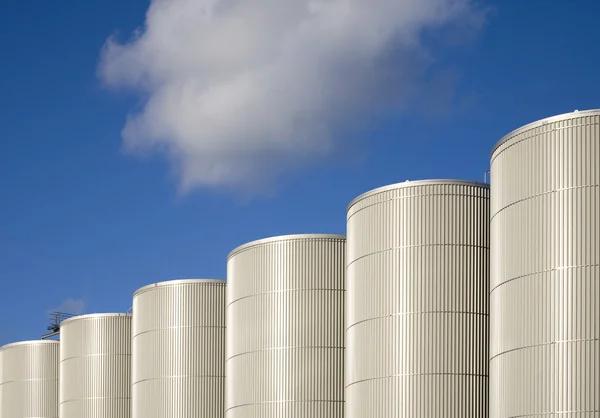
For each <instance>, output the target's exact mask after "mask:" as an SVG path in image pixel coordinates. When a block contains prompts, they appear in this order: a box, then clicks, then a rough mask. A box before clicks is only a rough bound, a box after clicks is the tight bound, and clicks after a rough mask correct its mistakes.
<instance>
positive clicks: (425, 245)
mask: <svg viewBox="0 0 600 418" xmlns="http://www.w3.org/2000/svg"><path fill="white" fill-rule="evenodd" d="M424 247H462V248H476V249H480V250H488V251H489V249H490V247H489V246H485V245H474V244H416V245H401V246H399V247H392V248H385V249H383V250H378V251H373V252H372V253H368V254H364V255H361V256H360V257H358V258H355V259H353V260H352V261H350V262H349V263H348V264H347V265H346V270H347V269H348V268H349V267H350V266H351V265H352V264H354V263H355V262H357V261H359V260H361V259H363V258H366V257H370V256H372V255H376V254H381V253H385V252H389V251H396V250H404V249H408V248H424Z"/></svg>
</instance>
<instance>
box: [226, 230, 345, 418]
mask: <svg viewBox="0 0 600 418" xmlns="http://www.w3.org/2000/svg"><path fill="white" fill-rule="evenodd" d="M344 252H345V238H344V237H343V236H339V235H318V234H315V235H293V236H283V237H275V238H270V239H266V240H260V241H255V242H252V243H249V244H246V245H243V246H241V247H239V248H237V249H236V250H234V251H233V252H232V253H231V254H230V256H229V260H228V263H227V280H228V284H227V354H226V358H227V363H226V373H227V390H226V414H225V416H226V417H227V418H341V417H342V416H343V399H344V396H343V353H344V327H343V325H344Z"/></svg>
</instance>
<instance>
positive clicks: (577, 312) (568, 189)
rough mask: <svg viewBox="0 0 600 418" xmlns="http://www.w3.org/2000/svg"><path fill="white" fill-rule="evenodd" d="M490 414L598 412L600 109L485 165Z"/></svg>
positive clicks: (538, 126)
mask: <svg viewBox="0 0 600 418" xmlns="http://www.w3.org/2000/svg"><path fill="white" fill-rule="evenodd" d="M491 180H492V196H491V231H492V255H491V266H492V269H491V292H490V309H491V311H490V313H491V341H490V406H491V414H490V415H491V417H492V418H508V417H517V416H518V417H529V416H536V417H554V416H561V417H581V418H583V417H586V418H587V417H599V416H600V341H599V339H600V267H599V265H600V189H599V188H600V111H598V110H596V111H586V112H577V113H570V114H566V115H559V116H556V117H553V118H549V119H545V120H542V121H539V122H535V123H533V124H530V125H527V126H525V127H523V128H520V129H518V130H516V131H514V132H513V133H511V134H509V135H507V136H506V137H504V138H503V139H502V140H501V141H500V142H499V143H498V145H496V147H495V148H494V152H493V154H492V159H491Z"/></svg>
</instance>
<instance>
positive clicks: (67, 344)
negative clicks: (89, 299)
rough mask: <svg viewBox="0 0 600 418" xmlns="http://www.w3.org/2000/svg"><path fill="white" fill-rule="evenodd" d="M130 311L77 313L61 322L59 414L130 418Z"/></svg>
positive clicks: (62, 417)
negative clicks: (126, 312) (125, 312)
mask: <svg viewBox="0 0 600 418" xmlns="http://www.w3.org/2000/svg"><path fill="white" fill-rule="evenodd" d="M130 394H131V315H128V314H124V313H102V314H91V315H80V316H74V317H71V318H69V319H66V320H65V321H63V322H62V323H61V325H60V418H129V416H130V410H131V402H130V401H131V395H130Z"/></svg>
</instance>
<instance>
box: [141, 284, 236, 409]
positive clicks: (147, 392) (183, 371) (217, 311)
mask: <svg viewBox="0 0 600 418" xmlns="http://www.w3.org/2000/svg"><path fill="white" fill-rule="evenodd" d="M132 335H133V339H132V354H133V368H132V399H131V402H132V414H131V415H132V418H220V417H223V410H224V390H225V358H224V356H225V281H224V280H211V279H208V280H201V279H200V280H175V281H171V282H162V283H156V284H153V285H149V286H145V287H143V288H141V289H139V290H138V291H136V292H135V294H134V296H133V332H132Z"/></svg>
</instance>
